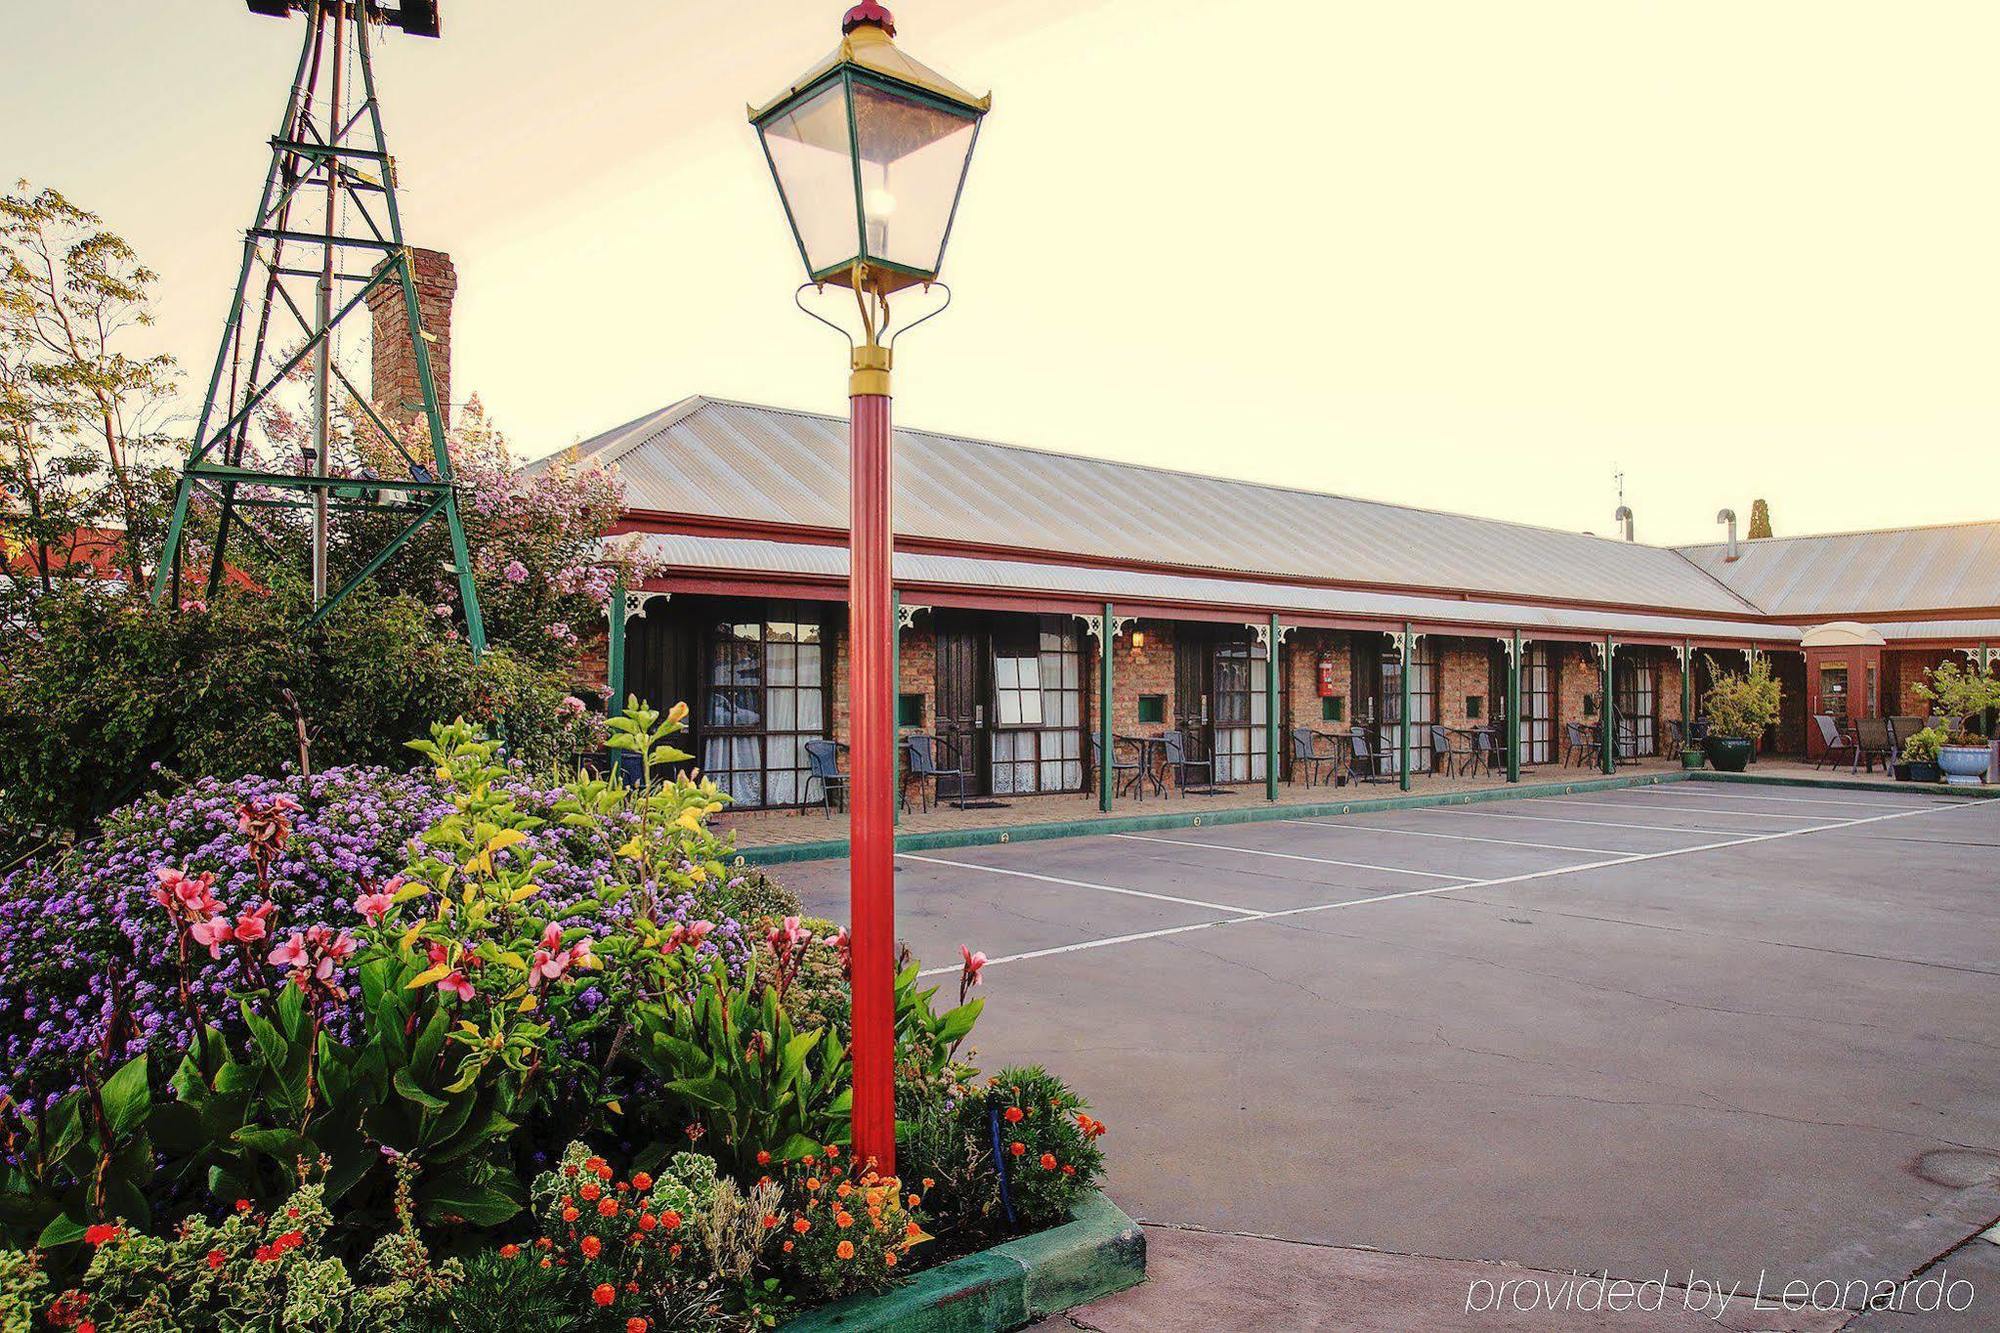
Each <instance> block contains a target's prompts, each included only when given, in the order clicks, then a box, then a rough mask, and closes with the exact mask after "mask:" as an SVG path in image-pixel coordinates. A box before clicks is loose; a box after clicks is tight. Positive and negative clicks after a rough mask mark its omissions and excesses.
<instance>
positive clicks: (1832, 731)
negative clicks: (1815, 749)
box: [1813, 713, 1894, 768]
mask: <svg viewBox="0 0 2000 1333" xmlns="http://www.w3.org/2000/svg"><path fill="white" fill-rule="evenodd" d="M1813 726H1814V727H1816V728H1817V729H1818V730H1819V743H1820V747H1821V748H1820V756H1819V758H1818V759H1815V760H1814V761H1813V767H1814V768H1819V767H1822V766H1823V765H1826V764H1835V765H1838V764H1842V763H1846V764H1850V765H1851V764H1852V763H1853V762H1854V757H1855V741H1854V737H1853V736H1851V735H1849V734H1848V733H1847V732H1845V731H1843V730H1842V729H1841V726H1840V723H1839V722H1837V721H1835V720H1834V716H1833V714H1831V713H1814V714H1813ZM1893 743H1894V740H1893V738H1892V739H1891V744H1893Z"/></svg>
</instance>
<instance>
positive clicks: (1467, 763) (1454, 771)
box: [1431, 723, 1479, 778]
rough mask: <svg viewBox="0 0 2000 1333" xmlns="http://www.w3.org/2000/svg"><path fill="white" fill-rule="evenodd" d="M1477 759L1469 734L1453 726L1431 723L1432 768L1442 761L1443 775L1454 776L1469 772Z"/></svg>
mask: <svg viewBox="0 0 2000 1333" xmlns="http://www.w3.org/2000/svg"><path fill="white" fill-rule="evenodd" d="M1478 759H1479V756H1478V755H1477V754H1475V753H1474V752H1473V749H1472V738H1471V737H1470V736H1468V735H1466V734H1465V733H1464V732H1462V731H1459V730H1457V729H1456V728H1454V727H1447V726H1441V725H1438V724H1435V723H1433V724H1432V726H1431V764H1432V767H1433V770H1435V767H1436V765H1437V764H1438V763H1439V762H1440V761H1442V762H1443V764H1444V775H1445V776H1446V777H1448V778H1455V777H1458V776H1460V775H1461V774H1465V773H1470V772H1471V771H1472V766H1473V764H1474V763H1476V762H1477V761H1478Z"/></svg>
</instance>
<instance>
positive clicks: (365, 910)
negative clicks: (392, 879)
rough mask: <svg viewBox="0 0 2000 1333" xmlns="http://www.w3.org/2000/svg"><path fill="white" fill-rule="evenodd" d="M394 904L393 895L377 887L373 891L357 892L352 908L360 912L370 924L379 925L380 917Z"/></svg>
mask: <svg viewBox="0 0 2000 1333" xmlns="http://www.w3.org/2000/svg"><path fill="white" fill-rule="evenodd" d="M395 905H396V898H395V895H394V894H391V893H385V892H383V891H381V890H379V889H378V890H377V891H375V892H374V893H363V894H359V895H357V896H356V897H355V899H354V910H355V911H357V912H359V913H361V915H362V917H363V919H365V920H366V921H367V922H368V924H369V925H371V926H379V925H381V924H382V918H383V917H385V916H387V915H388V914H389V909H390V908H391V907H394V906H395Z"/></svg>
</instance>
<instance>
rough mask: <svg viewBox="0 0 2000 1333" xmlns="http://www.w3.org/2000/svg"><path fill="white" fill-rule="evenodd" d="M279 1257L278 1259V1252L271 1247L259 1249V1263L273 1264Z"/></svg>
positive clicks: (261, 1246) (265, 1246) (259, 1247)
mask: <svg viewBox="0 0 2000 1333" xmlns="http://www.w3.org/2000/svg"><path fill="white" fill-rule="evenodd" d="M277 1257H278V1252H277V1251H276V1250H274V1249H272V1248H271V1247H270V1246H268V1245H259V1246H258V1247H257V1254H256V1259H257V1262H258V1263H260V1264H268V1263H271V1262H272V1261H273V1260H275V1259H276V1258H277Z"/></svg>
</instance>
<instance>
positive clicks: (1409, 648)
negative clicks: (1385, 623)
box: [1382, 629, 1424, 666]
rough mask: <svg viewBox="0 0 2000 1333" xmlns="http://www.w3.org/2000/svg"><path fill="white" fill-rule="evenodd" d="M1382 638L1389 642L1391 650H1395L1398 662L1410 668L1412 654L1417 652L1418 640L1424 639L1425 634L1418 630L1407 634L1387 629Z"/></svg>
mask: <svg viewBox="0 0 2000 1333" xmlns="http://www.w3.org/2000/svg"><path fill="white" fill-rule="evenodd" d="M1382 637H1383V638H1385V639H1387V640H1388V641H1389V646H1390V647H1391V648H1393V649H1395V652H1396V660H1397V661H1398V662H1400V663H1402V664H1403V665H1404V666H1408V665H1409V664H1410V654H1411V653H1412V652H1414V651H1415V650H1416V646H1417V640H1418V639H1421V638H1423V637H1424V632H1423V631H1422V630H1420V629H1416V630H1411V631H1410V632H1409V633H1408V634H1405V633H1404V632H1403V631H1402V630H1399V629H1385V630H1383V631H1382Z"/></svg>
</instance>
